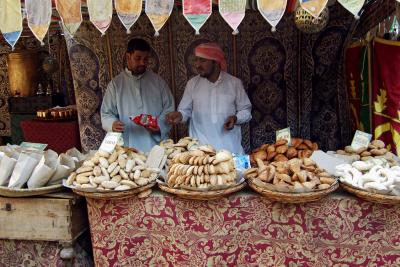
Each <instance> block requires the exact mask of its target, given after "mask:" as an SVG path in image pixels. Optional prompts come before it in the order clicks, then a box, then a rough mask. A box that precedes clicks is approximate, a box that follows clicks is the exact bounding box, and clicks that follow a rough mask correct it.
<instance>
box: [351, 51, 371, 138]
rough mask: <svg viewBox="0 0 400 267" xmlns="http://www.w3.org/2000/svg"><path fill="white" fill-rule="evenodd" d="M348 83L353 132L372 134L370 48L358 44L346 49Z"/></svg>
mask: <svg viewBox="0 0 400 267" xmlns="http://www.w3.org/2000/svg"><path fill="white" fill-rule="evenodd" d="M345 69H346V83H347V95H348V96H349V101H350V116H351V121H352V130H353V132H354V131H356V130H360V131H363V132H367V133H370V132H371V127H370V109H369V107H370V105H369V90H368V47H367V46H366V45H365V44H357V45H354V46H351V47H349V48H347V49H346V67H345Z"/></svg>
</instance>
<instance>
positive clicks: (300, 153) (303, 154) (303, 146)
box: [250, 138, 318, 166]
mask: <svg viewBox="0 0 400 267" xmlns="http://www.w3.org/2000/svg"><path fill="white" fill-rule="evenodd" d="M315 150H318V145H317V143H313V142H311V141H310V140H306V139H300V138H292V140H291V146H289V144H288V142H287V140H284V139H281V140H278V141H277V142H276V143H275V144H264V145H262V146H260V147H259V148H257V149H255V150H254V151H253V152H252V153H251V155H250V162H251V164H252V165H253V166H256V163H257V159H260V160H262V161H263V162H264V163H266V164H268V163H270V162H274V161H277V162H284V161H288V160H290V159H293V158H300V159H303V158H309V157H310V156H311V155H312V153H313V151H315Z"/></svg>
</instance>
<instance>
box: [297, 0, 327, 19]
mask: <svg viewBox="0 0 400 267" xmlns="http://www.w3.org/2000/svg"><path fill="white" fill-rule="evenodd" d="M327 3H328V0H300V5H301V7H302V8H303V9H304V10H305V11H307V12H308V13H309V14H310V15H311V16H313V17H314V18H316V19H317V18H318V17H319V15H320V14H321V12H322V10H324V8H325V7H326V4H327Z"/></svg>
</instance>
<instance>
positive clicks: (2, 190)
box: [0, 184, 64, 197]
mask: <svg viewBox="0 0 400 267" xmlns="http://www.w3.org/2000/svg"><path fill="white" fill-rule="evenodd" d="M63 189H64V188H63V186H62V184H56V185H50V186H45V187H40V188H34V189H28V188H23V189H17V188H8V187H5V186H0V196H3V197H31V196H39V195H44V194H49V193H54V192H58V191H61V190H63Z"/></svg>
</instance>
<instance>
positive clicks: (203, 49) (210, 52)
mask: <svg viewBox="0 0 400 267" xmlns="http://www.w3.org/2000/svg"><path fill="white" fill-rule="evenodd" d="M194 54H195V55H196V57H201V58H205V59H211V60H215V61H217V62H218V63H219V66H220V67H221V70H223V71H227V65H226V60H225V54H224V51H222V49H221V47H220V46H219V45H218V44H217V43H204V44H200V45H198V46H196V48H195V49H194Z"/></svg>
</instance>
